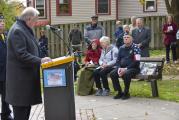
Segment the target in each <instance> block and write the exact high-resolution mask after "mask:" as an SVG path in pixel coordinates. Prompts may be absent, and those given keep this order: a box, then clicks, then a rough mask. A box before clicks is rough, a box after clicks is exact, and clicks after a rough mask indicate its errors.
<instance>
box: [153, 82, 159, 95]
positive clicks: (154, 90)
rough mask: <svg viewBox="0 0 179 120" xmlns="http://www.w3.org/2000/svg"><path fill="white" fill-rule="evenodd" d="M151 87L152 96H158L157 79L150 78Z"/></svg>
mask: <svg viewBox="0 0 179 120" xmlns="http://www.w3.org/2000/svg"><path fill="white" fill-rule="evenodd" d="M151 88H152V96H153V97H158V96H159V95H158V86H157V80H156V79H152V80H151Z"/></svg>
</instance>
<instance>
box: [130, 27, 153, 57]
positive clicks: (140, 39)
mask: <svg viewBox="0 0 179 120" xmlns="http://www.w3.org/2000/svg"><path fill="white" fill-rule="evenodd" d="M132 37H133V42H134V43H135V44H139V43H141V44H142V46H141V56H142V57H149V56H150V55H149V43H150V41H151V30H150V29H149V28H148V27H143V28H142V29H141V31H139V29H137V28H136V29H134V30H133V31H132Z"/></svg>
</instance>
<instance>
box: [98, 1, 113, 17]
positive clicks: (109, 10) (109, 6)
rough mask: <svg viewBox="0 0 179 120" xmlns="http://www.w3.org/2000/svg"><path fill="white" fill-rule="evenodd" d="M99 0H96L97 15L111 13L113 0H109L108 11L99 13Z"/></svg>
mask: <svg viewBox="0 0 179 120" xmlns="http://www.w3.org/2000/svg"><path fill="white" fill-rule="evenodd" d="M98 5H99V0H95V9H96V15H111V0H108V13H98Z"/></svg>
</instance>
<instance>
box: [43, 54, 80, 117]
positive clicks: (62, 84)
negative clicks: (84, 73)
mask: <svg viewBox="0 0 179 120" xmlns="http://www.w3.org/2000/svg"><path fill="white" fill-rule="evenodd" d="M73 60H74V58H73V57H71V56H67V57H59V58H56V59H53V60H52V61H51V62H48V63H44V64H42V73H43V88H44V110H45V120H75V119H76V117H75V100H74V85H73Z"/></svg>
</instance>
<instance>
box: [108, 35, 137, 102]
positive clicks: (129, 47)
mask: <svg viewBox="0 0 179 120" xmlns="http://www.w3.org/2000/svg"><path fill="white" fill-rule="evenodd" d="M123 39H124V45H123V46H121V47H120V48H119V53H118V58H117V62H116V66H117V67H116V69H114V70H113V71H111V73H110V77H111V80H112V83H113V87H114V90H115V91H118V93H117V95H116V96H114V99H120V98H121V99H122V100H125V99H128V98H129V97H130V94H129V87H130V83H131V78H132V77H134V76H135V75H136V74H138V73H139V72H140V69H139V65H140V62H139V60H140V49H139V48H138V47H137V45H136V44H134V43H133V42H132V37H131V35H129V34H126V35H124V37H123ZM119 77H120V78H122V79H123V80H124V91H123V92H122V89H121V86H120V83H119V80H118V78H119Z"/></svg>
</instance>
